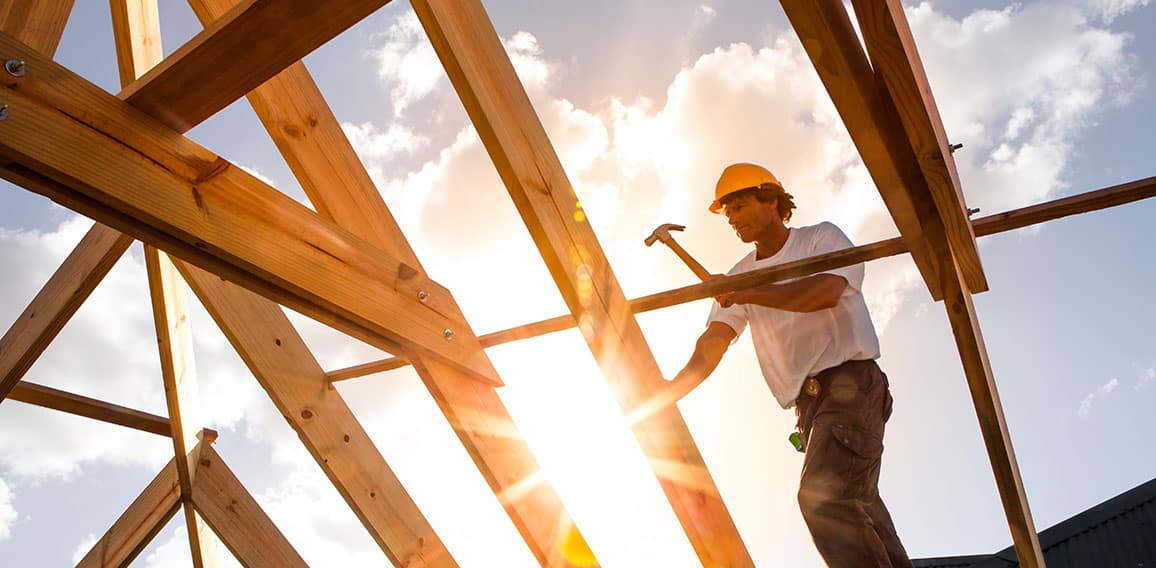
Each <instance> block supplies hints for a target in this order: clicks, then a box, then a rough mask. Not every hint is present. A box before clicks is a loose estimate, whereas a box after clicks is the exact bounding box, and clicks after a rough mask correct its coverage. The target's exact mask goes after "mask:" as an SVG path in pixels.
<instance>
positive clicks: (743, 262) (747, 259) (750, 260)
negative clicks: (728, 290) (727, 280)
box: [727, 250, 755, 274]
mask: <svg viewBox="0 0 1156 568" xmlns="http://www.w3.org/2000/svg"><path fill="white" fill-rule="evenodd" d="M754 265H755V251H754V250H752V251H751V252H748V253H747V254H745V255H743V257H742V258H740V259H739V261H738V262H736V263H735V265H734V266H732V267H731V269H730V271H729V272H727V274H738V273H739V272H746V271H748V270H750V269H751V267H753V266H754Z"/></svg>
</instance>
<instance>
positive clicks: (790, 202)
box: [719, 183, 795, 223]
mask: <svg viewBox="0 0 1156 568" xmlns="http://www.w3.org/2000/svg"><path fill="white" fill-rule="evenodd" d="M743 195H749V196H751V197H754V198H755V199H757V200H758V201H759V203H770V202H771V200H772V199H778V209H779V218H780V219H782V220H783V222H784V223H786V222H787V221H790V220H791V212H792V211H793V210H794V209H795V197H794V196H793V195H791V194H789V193H787V191H786V190H785V189H783V188H782V187H779V186H777V185H775V184H773V183H764V184H762V185H759V186H755V187H748V188H746V189H740V190H738V191H736V192H734V193H731V194H729V195H725V196H723V198H722V199H720V200H719V204H720V205H722V206H723V207H724V208H725V207H726V205H727V203H729V202H731V201H733V200H735V199H736V198H738V197H740V196H743Z"/></svg>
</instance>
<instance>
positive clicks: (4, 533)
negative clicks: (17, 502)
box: [0, 477, 20, 542]
mask: <svg viewBox="0 0 1156 568" xmlns="http://www.w3.org/2000/svg"><path fill="white" fill-rule="evenodd" d="M12 498H13V495H12V489H11V488H10V487H8V483H7V482H6V481H4V478H2V477H0V542H3V541H5V540H8V539H9V538H12V525H14V524H16V520H17V519H19V518H20V515H19V514H17V513H16V508H15V507H13V506H12Z"/></svg>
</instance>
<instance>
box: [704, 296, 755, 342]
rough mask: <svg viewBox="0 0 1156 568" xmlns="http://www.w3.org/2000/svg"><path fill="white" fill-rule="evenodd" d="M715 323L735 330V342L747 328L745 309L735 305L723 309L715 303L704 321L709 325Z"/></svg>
mask: <svg viewBox="0 0 1156 568" xmlns="http://www.w3.org/2000/svg"><path fill="white" fill-rule="evenodd" d="M716 321H717V322H720V323H725V324H726V325H728V326H729V327H730V328H731V329H733V330H735V340H738V337H739V336H740V335H742V334H743V330H744V329H746V328H747V309H746V308H745V307H744V306H741V305H737V304H735V305H732V306H731V307H729V308H724V307H722V306H720V305H719V303H718V302H717V301H715V302H714V303H713V304H712V305H711V308H710V317H708V318H707V319H706V324H707V325H710V324H712V323H714V322H716Z"/></svg>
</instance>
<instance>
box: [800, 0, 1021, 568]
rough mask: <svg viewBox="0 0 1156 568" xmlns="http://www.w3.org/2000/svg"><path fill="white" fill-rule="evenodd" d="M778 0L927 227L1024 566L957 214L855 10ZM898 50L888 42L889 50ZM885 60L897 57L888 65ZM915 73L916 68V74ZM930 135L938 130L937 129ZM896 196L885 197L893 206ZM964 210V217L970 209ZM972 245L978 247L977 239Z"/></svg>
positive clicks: (830, 2)
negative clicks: (874, 65)
mask: <svg viewBox="0 0 1156 568" xmlns="http://www.w3.org/2000/svg"><path fill="white" fill-rule="evenodd" d="M782 4H783V8H784V10H786V12H787V17H788V18H789V19H790V20H791V23H792V25H793V26H794V28H795V31H796V32H797V33H798V35H799V39H800V40H801V41H802V42H803V47H804V49H805V50H806V51H807V53H808V55H809V56H810V58H811V61H812V62H813V63H814V65H815V69H816V70H817V71H818V73H819V78H820V79H821V80H822V81H823V85H824V86H825V87H826V88H827V92H828V93H829V94H830V95H831V100H832V101H833V102H834V103H835V106H836V108H838V109H839V112H840V114H841V115H842V116H843V121H844V123H845V124H846V126H847V129H848V131H849V133H850V135H851V138H852V140H854V141H855V144H856V146H857V147H858V148H859V152H860V154H861V155H862V157H863V162H864V164H865V165H866V166H867V169H868V170H870V171H871V173H872V176H873V177H876V176H877V174H876V172H877V171H890V170H891V169H892V168H894V170H895V171H896V173H898V174H899V175H900V176H901V177H900V178H898V179H901V180H902V181H903V182H904V183H902V184H898V183H897V184H894V185H887V184H884V183H880V179H879V177H876V184H877V185H878V186H879V191H880V193H881V194H882V195H883V197H884V201H888V200H889V196H890V197H895V196H899V197H903V198H906V199H908V200H910V201H911V202H912V203H913V204H915V211H914V213H915V216H916V217H915V221H916V222H918V223H919V224H920V225H922V227H923V234H922V235H921V236H920V238H919V240H918V242H919V243H921V244H922V245H923V246H925V247H927V248H928V249H930V251H931V253H932V254H933V255H934V259H935V261H936V265H937V266H938V270H937V273H938V278H937V279H935V280H932V281H929V282H928V288H929V290H930V291H931V294H932V296H933V297H934V298H936V299H943V300H945V302H944V307H945V308H946V309H947V312H948V319H949V320H950V322H951V326H952V331H953V332H954V334H955V339H956V345H957V347H958V348H959V354H960V358H961V359H962V361H963V367H964V375H965V376H966V377H967V382H968V386H969V387H970V389H971V394H972V402H973V403H974V405H975V410H976V415H977V416H978V418H979V423H980V431H981V432H982V434H983V438H984V442H985V444H986V445H987V450H988V457H989V459H990V460H991V465H992V472H993V473H994V474H995V481H996V487H997V488H998V489H999V494H1000V498H1001V499H1002V500H1003V505H1004V513H1005V514H1006V516H1007V519H1008V525H1009V527H1010V529H1011V533H1012V540H1013V541H1014V542H1015V545H1016V550H1017V554H1019V557H1020V563H1021V564H1022V565H1024V566H1033V567H1034V566H1042V558H1043V555H1042V554H1043V553H1042V551H1041V549H1040V544H1039V539H1038V537H1037V535H1036V533H1035V526H1034V522H1033V521H1032V518H1031V510H1030V508H1029V507H1028V500H1027V495H1026V493H1025V492H1024V488H1023V482H1022V480H1021V479H1020V474H1019V467H1018V466H1017V465H1016V461H1015V452H1014V450H1013V449H1012V445H1011V435H1010V433H1009V432H1008V430H1007V424H1006V422H1005V421H1004V418H1003V408H1002V406H1001V405H1000V402H999V395H998V393H997V390H996V385H995V379H994V377H993V375H992V371H991V367H990V365H989V364H988V361H987V353H986V349H985V348H984V345H983V338H982V336H981V334H980V331H979V324H978V321H977V319H976V316H975V310H974V307H973V306H972V304H971V294H972V290H971V289H969V288H968V283H967V279H966V278H967V276H966V275H965V274H964V272H963V271H962V270H961V268H960V262H961V261H960V259H959V258H957V257H956V256H955V254H954V253H955V252H956V251H955V250H953V249H952V245H951V244H950V237H949V236H948V234H947V232H948V231H945V229H944V225H943V223H944V218H945V217H951V216H953V215H955V214H956V213H957V212H954V211H947V212H943V211H939V210H938V209H937V205H936V200H935V199H933V198H932V196H931V195H930V190H929V189H928V188H927V181H928V178H925V177H924V172H923V171H921V170H920V165H919V160H918V158H917V157H916V156H915V151H914V150H913V148H912V145H911V140H910V139H909V138H908V136H907V134H905V132H904V129H903V124H902V121H901V119H900V118H899V116H898V114H899V111H897V110H896V108H895V105H894V102H893V101H892V99H891V97H889V96H887V94H886V87H885V84H884V83H885V78H884V77H883V76H882V75H884V73H883V72H882V71H879V70H876V71H872V69H871V66H870V65H869V64H868V62H867V56H866V54H865V53H864V52H863V48H862V47H861V46H860V44H859V39H858V36H856V35H855V31H854V28H853V27H852V26H851V19H850V16H849V15H848V14H847V11H846V9H845V8H844V7H843V4H842V2H840V0H782ZM865 8H866V7H865ZM875 8H878V6H876V7H875ZM901 16H902V13H901V12H900V13H899V14H898V16H896V15H895V14H894V13H893V12H892V13H889V14H888V16H887V17H888V18H891V23H890V25H891V26H892V27H894V26H896V25H902V26H904V27H905V24H896V23H895V20H894V18H896V17H901ZM866 17H868V18H870V19H871V20H872V22H871V23H870V24H865V27H867V26H868V25H869V26H870V27H872V28H875V27H876V26H877V23H876V22H875V20H879V19H882V17H881V16H879V15H878V14H875V13H874V12H872V13H870V14H869V15H868V16H866ZM864 33H865V35H867V34H868V32H867V30H864ZM871 34H872V36H873V41H874V42H875V43H876V55H877V56H878V57H879V58H882V59H887V58H889V57H892V55H890V54H887V53H886V50H887V49H888V46H887V45H885V44H887V43H888V42H890V41H892V40H894V37H893V36H889V35H888V34H886V33H878V30H874V31H872V32H871ZM893 47H894V46H891V48H893ZM912 49H913V48H912ZM909 57H910V52H906V51H905V55H904V59H905V60H908V61H910V59H909ZM887 65H891V64H890V63H888V64H887ZM912 72H913V73H916V72H915V71H912ZM891 74H892V75H893V77H892V82H893V83H895V84H896V85H900V84H901V83H903V81H902V80H901V78H898V77H895V76H894V75H895V74H894V73H891ZM924 86H925V85H924ZM908 91H909V89H907V90H904V89H901V88H900V87H898V86H897V87H895V90H894V91H892V94H893V95H895V93H897V92H898V93H899V94H900V97H901V98H902V99H903V101H904V102H903V105H904V107H905V109H906V110H905V112H906V113H908V114H909V117H908V118H909V119H911V120H910V121H911V122H912V125H913V126H914V130H913V132H912V137H917V138H919V139H920V140H921V141H920V142H918V144H920V149H921V150H922V151H925V152H931V151H932V150H929V149H928V147H929V146H930V144H931V142H930V140H929V141H926V142H924V141H922V139H923V138H926V137H927V136H928V134H927V133H926V132H915V131H919V130H921V129H922V128H927V127H931V128H933V126H928V125H927V124H923V125H922V126H921V125H920V124H918V123H919V122H920V121H918V120H914V118H913V117H915V116H916V115H917V114H919V113H926V114H931V113H934V109H928V108H926V107H924V108H923V109H916V108H914V107H915V106H916V105H921V104H924V103H926V102H928V101H929V100H930V93H929V92H928V93H927V96H926V97H924V96H923V95H922V94H920V95H913V94H911V93H909V92H908ZM864 103H867V104H864ZM931 136H935V134H934V133H932V134H931ZM861 140H866V141H871V140H875V141H876V142H874V143H869V144H861V142H860V141H861ZM879 143H882V146H879ZM880 150H882V154H883V155H882V156H880V155H878V153H879V151H880ZM931 158H933V157H931ZM941 173H942V172H941ZM934 175H938V174H930V175H929V177H932V176H934ZM941 185H942V184H941ZM956 187H957V184H956ZM941 191H942V192H943V193H944V194H945V195H944V196H943V199H941V200H940V201H941V202H942V203H944V204H947V205H950V203H951V201H952V199H955V196H954V195H952V196H947V195H946V193H947V192H949V191H954V190H953V189H952V188H949V187H947V186H943V187H942V188H941ZM949 197H950V198H949ZM890 203H891V202H890V201H888V205H889V206H890ZM952 206H954V205H952ZM941 213H942V214H943V215H942V216H941ZM958 213H960V214H963V215H965V216H966V212H965V211H964V212H958ZM892 214H893V216H894V217H895V220H896V224H900V220H901V212H900V211H897V210H896V209H894V208H892ZM900 232H901V233H903V226H902V225H900ZM969 233H970V230H969ZM903 236H904V238H905V239H906V241H907V244H908V246H910V247H914V246H915V245H916V242H915V241H913V240H912V239H910V238H908V237H909V235H908V234H907V233H903ZM956 240H957V241H958V242H957V243H956V245H957V248H958V247H960V246H962V247H963V248H964V249H966V246H967V243H966V242H965V241H966V239H965V238H962V237H961V236H960V235H956ZM970 246H972V247H974V244H971V245H970ZM978 267H979V265H978V257H977V259H976V264H975V265H974V266H969V267H968V268H969V269H976V268H978ZM927 276H928V275H927V274H926V273H925V274H924V280H925V281H927V280H928V279H927ZM973 278H974V275H973ZM985 285H986V283H985Z"/></svg>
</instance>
